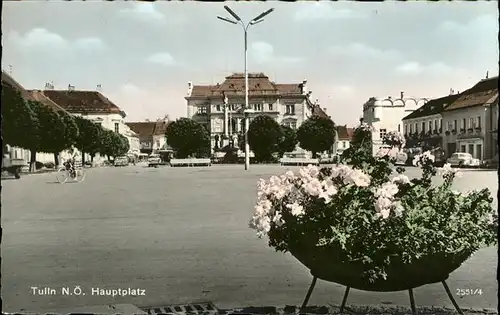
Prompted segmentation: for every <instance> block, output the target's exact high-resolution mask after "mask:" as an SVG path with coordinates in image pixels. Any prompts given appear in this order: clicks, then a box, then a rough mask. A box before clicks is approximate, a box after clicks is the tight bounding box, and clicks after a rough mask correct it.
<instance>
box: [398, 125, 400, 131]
mask: <svg viewBox="0 0 500 315" xmlns="http://www.w3.org/2000/svg"><path fill="white" fill-rule="evenodd" d="M398 132H401V125H400V124H398Z"/></svg>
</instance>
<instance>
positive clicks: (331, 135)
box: [297, 116, 336, 157]
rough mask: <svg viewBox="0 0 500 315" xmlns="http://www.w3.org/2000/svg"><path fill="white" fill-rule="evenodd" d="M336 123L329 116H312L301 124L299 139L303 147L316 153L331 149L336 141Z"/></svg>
mask: <svg viewBox="0 0 500 315" xmlns="http://www.w3.org/2000/svg"><path fill="white" fill-rule="evenodd" d="M335 134H336V129H335V123H334V122H333V121H332V120H331V119H330V118H327V117H321V116H312V117H311V118H309V119H308V120H306V121H305V122H304V123H302V125H300V127H299V129H298V130H297V139H298V141H299V145H300V147H301V148H303V149H305V150H307V151H310V152H311V153H312V154H313V157H316V153H319V152H324V151H327V150H330V149H331V148H332V146H333V144H334V142H335Z"/></svg>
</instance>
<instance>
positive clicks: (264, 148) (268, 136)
mask: <svg viewBox="0 0 500 315" xmlns="http://www.w3.org/2000/svg"><path fill="white" fill-rule="evenodd" d="M282 137H283V130H282V129H281V126H280V125H279V124H278V123H277V122H276V121H275V120H274V119H273V118H272V117H270V116H267V115H260V116H257V117H255V119H254V120H252V122H251V123H250V126H249V128H248V144H249V145H250V148H251V149H252V151H253V153H254V154H255V160H256V161H259V162H264V161H271V160H272V155H273V153H274V152H277V151H278V150H279V149H278V143H279V141H280V139H281V138H282Z"/></svg>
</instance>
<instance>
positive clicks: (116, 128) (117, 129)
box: [115, 123, 120, 133]
mask: <svg viewBox="0 0 500 315" xmlns="http://www.w3.org/2000/svg"><path fill="white" fill-rule="evenodd" d="M115 132H116V133H119V132H120V124H119V123H115Z"/></svg>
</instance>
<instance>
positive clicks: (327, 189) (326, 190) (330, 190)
mask: <svg viewBox="0 0 500 315" xmlns="http://www.w3.org/2000/svg"><path fill="white" fill-rule="evenodd" d="M321 185H322V187H323V190H322V191H321V193H320V194H319V195H318V197H319V198H323V199H324V200H325V203H329V202H330V201H332V196H334V195H336V194H337V192H338V189H337V187H335V185H334V184H333V182H332V180H331V179H327V180H324V181H323V182H322V183H321Z"/></svg>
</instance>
